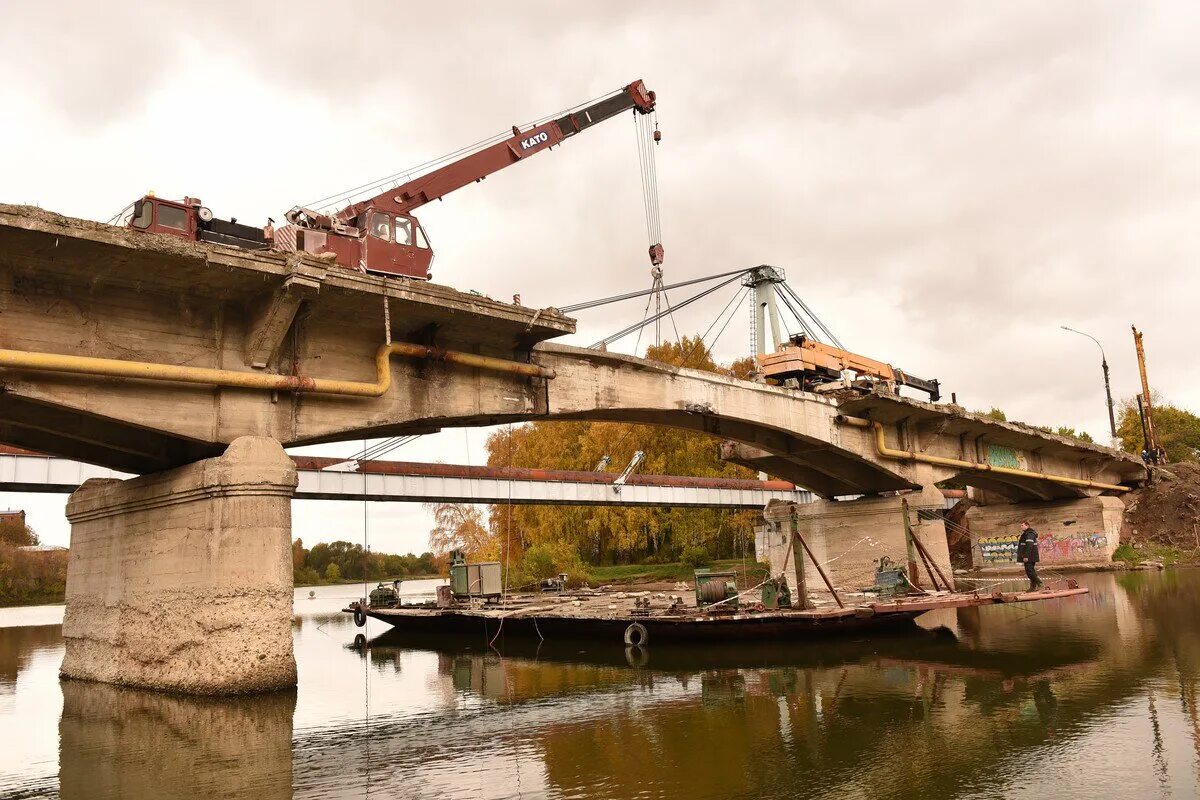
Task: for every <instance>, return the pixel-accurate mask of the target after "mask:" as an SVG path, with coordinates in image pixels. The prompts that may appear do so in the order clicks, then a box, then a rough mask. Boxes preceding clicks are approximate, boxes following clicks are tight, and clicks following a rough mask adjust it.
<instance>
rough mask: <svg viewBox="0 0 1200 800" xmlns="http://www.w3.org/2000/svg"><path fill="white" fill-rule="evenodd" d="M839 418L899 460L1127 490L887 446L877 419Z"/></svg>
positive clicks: (1061, 476)
mask: <svg viewBox="0 0 1200 800" xmlns="http://www.w3.org/2000/svg"><path fill="white" fill-rule="evenodd" d="M837 421H838V422H840V423H841V424H843V425H849V426H851V427H852V428H873V429H874V431H875V452H876V453H878V454H879V455H881V456H883V457H884V458H891V459H895V460H897V461H919V462H921V463H923V464H937V465H938V466H942V467H954V468H955V469H970V470H978V471H979V472H998V473H1000V474H1002V475H1016V476H1018V477H1021V478H1037V479H1039V480H1043V481H1053V482H1054V483H1065V484H1068V485H1070V486H1082V487H1084V488H1087V489H1104V490H1106V491H1110V492H1127V491H1129V487H1128V486H1121V485H1120V484H1117V483H1101V482H1100V481H1089V480H1084V479H1083V478H1068V477H1067V476H1065V475H1050V474H1048V473H1045V472H1030V471H1029V470H1024V469H1012V468H1011V467H996V466H992V465H991V464H978V463H976V462H974V461H960V460H959V459H957V458H942V457H941V456H927V455H925V454H924V453H914V452H913V451H911V450H894V449H892V448H890V447H888V446H887V444H886V443H885V442H884V438H883V425H882V424H880V423H878V422H872V421H871V420H867V419H859V418H858V417H846V416H842V415H840V414H839V415H838V417H837Z"/></svg>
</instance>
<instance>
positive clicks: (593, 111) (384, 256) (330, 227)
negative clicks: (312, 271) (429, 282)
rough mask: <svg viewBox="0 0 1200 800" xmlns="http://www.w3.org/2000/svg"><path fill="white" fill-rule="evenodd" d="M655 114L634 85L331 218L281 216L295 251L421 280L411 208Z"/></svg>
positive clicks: (300, 212)
mask: <svg viewBox="0 0 1200 800" xmlns="http://www.w3.org/2000/svg"><path fill="white" fill-rule="evenodd" d="M654 107H655V96H654V92H652V91H650V90H648V89H647V88H646V84H645V83H643V82H642V81H641V80H637V81H634V82H633V83H631V84H629V85H628V86H625V87H623V88H622V89H620V90H619V91H617V92H615V93H613V94H611V95H609V96H608V97H605V98H603V99H601V100H598V101H596V102H595V103H592V104H591V105H588V106H586V107H584V108H580V109H577V110H575V111H572V112H569V113H567V114H564V115H563V116H561V117H559V118H558V119H554V120H551V121H549V122H546V123H543V124H541V125H535V126H534V127H532V128H529V129H527V130H524V131H522V130H521V129H520V128H518V127H517V126H515V125H514V126H513V129H512V130H513V135H512V136H511V137H509V138H507V139H503V140H501V141H499V142H496V143H494V144H491V145H489V146H487V147H484V148H482V149H479V150H476V151H474V152H472V153H469V154H467V155H465V156H463V157H462V158H459V159H456V160H454V161H451V162H450V163H448V164H445V165H443V166H441V167H438V168H437V169H435V170H433V171H431V172H428V173H425V174H424V175H421V176H419V177H417V178H414V179H412V180H410V181H408V182H406V183H403V184H401V185H400V186H397V187H394V188H389V189H388V190H386V191H383V192H380V193H379V194H376V195H375V196H374V197H371V198H369V199H367V200H362V201H359V202H355V203H351V204H350V205H348V206H346V207H345V208H343V209H342V210H341V211H338V212H337V213H336V214H332V215H326V214H321V213H318V212H315V211H312V210H311V209H307V208H301V207H296V208H293V209H292V210H291V211H289V212H288V214H287V219H288V221H289V222H290V223H292V226H294V227H295V229H296V230H298V231H304V232H303V233H302V234H299V241H298V242H297V245H296V248H295V249H297V250H311V251H315V252H323V251H325V250H332V251H333V252H335V253H336V254H337V261H338V263H341V264H343V265H345V266H351V267H356V266H360V265H361V267H362V268H364V269H366V270H368V271H372V272H385V273H393V274H401V275H409V276H412V277H419V278H424V277H428V271H429V267H430V265H431V264H432V262H433V252H432V250H431V249H430V247H429V244H428V239H427V238H426V237H425V235H424V231H423V229H422V228H421V224H420V222H419V221H418V220H417V218H416V217H415V216H413V212H414V211H415V210H416V209H418V208H420V207H421V206H423V205H425V204H426V203H429V202H431V201H433V200H439V199H441V198H443V197H445V196H446V195H447V194H449V193H450V192H453V191H455V190H457V189H461V188H462V187H464V186H467V185H469V184H472V183H478V182H479V181H482V180H483V179H484V178H486V177H487V176H489V175H491V174H492V173H495V172H499V171H500V170H502V169H504V168H505V167H508V166H512V165H513V164H517V163H520V162H521V161H523V160H525V159H526V158H529V157H530V156H533V155H536V154H537V153H540V152H542V151H544V150H549V149H550V148H552V147H554V146H555V145H557V144H561V143H562V142H563V141H565V140H566V139H569V138H570V137H572V136H574V135H576V134H577V133H580V132H581V131H585V130H587V129H588V128H590V127H592V126H593V125H598V124H599V123H601V122H604V121H605V120H607V119H611V118H612V117H615V116H617V115H618V114H621V113H623V112H625V111H629V110H633V111H634V112H635V113H638V114H649V113H651V112H652V111H654ZM280 233H281V234H282V235H283V238H284V239H285V240H288V239H290V238H291V236H292V235H293V234H292V233H291V232H290V231H286V230H281V232H280ZM319 234H325V241H324V242H323V243H320V242H319V241H312V240H313V239H314V238H317V239H319V238H320V236H319ZM314 235H316V236H315V237H314ZM355 245H357V248H356V247H355ZM285 246H286V245H285ZM356 250H357V252H356ZM356 255H357V256H358V258H357V259H356V258H355V256H356ZM655 259H657V260H655ZM651 260H652V261H653V262H654V263H655V264H658V263H661V262H662V245H661V244H656V245H655V246H654V247H652V248H651Z"/></svg>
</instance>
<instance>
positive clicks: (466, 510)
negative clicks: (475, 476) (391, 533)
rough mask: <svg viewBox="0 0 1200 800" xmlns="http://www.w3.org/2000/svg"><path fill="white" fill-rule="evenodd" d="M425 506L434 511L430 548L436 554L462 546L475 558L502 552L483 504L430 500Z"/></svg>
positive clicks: (492, 555) (481, 559)
mask: <svg viewBox="0 0 1200 800" xmlns="http://www.w3.org/2000/svg"><path fill="white" fill-rule="evenodd" d="M425 507H426V508H427V509H429V511H430V512H431V513H432V514H433V529H432V530H430V531H429V549H430V550H432V551H433V552H434V553H435V554H437V555H444V554H446V553H449V552H450V551H452V550H462V551H463V553H465V554H466V556H467V558H469V559H471V560H473V561H483V560H488V559H495V558H497V557H498V556H499V547H498V544H497V541H498V540H497V538H496V536H495V533H494V532H493V531H492V530H491V529H489V528H488V524H487V517H486V516H485V514H484V511H483V508H482V507H480V506H474V505H470V504H467V503H427V504H426V506H425Z"/></svg>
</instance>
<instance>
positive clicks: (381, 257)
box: [361, 208, 433, 279]
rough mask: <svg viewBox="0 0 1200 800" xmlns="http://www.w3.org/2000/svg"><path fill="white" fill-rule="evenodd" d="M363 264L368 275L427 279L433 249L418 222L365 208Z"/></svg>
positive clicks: (362, 228)
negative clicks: (374, 273)
mask: <svg viewBox="0 0 1200 800" xmlns="http://www.w3.org/2000/svg"><path fill="white" fill-rule="evenodd" d="M361 220H362V221H363V222H365V224H362V227H361V230H362V232H363V234H362V244H363V249H362V263H363V267H365V268H366V270H367V272H378V273H383V274H384V275H405V276H408V277H410V278H425V279H427V278H429V277H430V275H429V269H430V267H431V266H432V265H433V250H432V249H430V247H429V239H427V238H426V236H425V229H424V228H422V227H421V223H420V221H419V220H418V219H417V218H416V217H414V216H410V215H404V214H389V213H387V212H386V211H382V210H380V209H376V208H368V209H367V210H366V211H365V212H364V213H363V215H362V217H361Z"/></svg>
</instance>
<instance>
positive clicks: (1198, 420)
mask: <svg viewBox="0 0 1200 800" xmlns="http://www.w3.org/2000/svg"><path fill="white" fill-rule="evenodd" d="M1150 399H1151V402H1152V403H1153V406H1154V434H1155V436H1156V437H1157V438H1158V443H1159V445H1160V446H1161V447H1162V448H1163V449H1164V450H1166V451H1167V460H1168V461H1200V416H1197V415H1196V414H1194V413H1192V412H1191V411H1188V410H1186V409H1182V408H1178V407H1177V406H1174V405H1171V404H1170V403H1168V402H1166V401H1165V400H1163V399H1162V398H1161V397H1160V396H1159V395H1158V393H1157V392H1151V395H1150ZM1118 408H1119V410H1120V418H1119V423H1118V425H1117V435H1118V436H1120V437H1121V444H1122V446H1123V447H1124V448H1125V450H1126V452H1129V453H1140V452H1141V451H1142V447H1143V445H1144V442H1143V437H1142V420H1141V417H1140V416H1139V414H1138V407H1137V398H1136V397H1127V398H1125V399H1124V400H1122V401H1121V402H1120V404H1119V405H1118Z"/></svg>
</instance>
